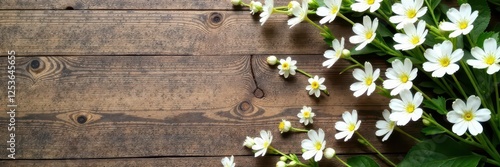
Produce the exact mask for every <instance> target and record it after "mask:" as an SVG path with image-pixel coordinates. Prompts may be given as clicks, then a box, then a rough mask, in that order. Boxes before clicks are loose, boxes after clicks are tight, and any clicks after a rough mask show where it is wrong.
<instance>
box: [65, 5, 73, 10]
mask: <svg viewBox="0 0 500 167" xmlns="http://www.w3.org/2000/svg"><path fill="white" fill-rule="evenodd" d="M66 10H74V8H73V7H72V6H68V7H66Z"/></svg>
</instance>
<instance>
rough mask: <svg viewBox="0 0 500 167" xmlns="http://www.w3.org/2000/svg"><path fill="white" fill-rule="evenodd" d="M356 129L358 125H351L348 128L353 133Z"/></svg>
mask: <svg viewBox="0 0 500 167" xmlns="http://www.w3.org/2000/svg"><path fill="white" fill-rule="evenodd" d="M354 128H356V125H354V124H350V125H349V127H347V129H348V130H349V131H351V132H352V131H354Z"/></svg>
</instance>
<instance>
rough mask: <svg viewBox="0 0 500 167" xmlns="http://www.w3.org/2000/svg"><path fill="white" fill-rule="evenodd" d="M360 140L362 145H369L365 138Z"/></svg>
mask: <svg viewBox="0 0 500 167" xmlns="http://www.w3.org/2000/svg"><path fill="white" fill-rule="evenodd" d="M358 142H359V143H361V144H362V145H365V146H367V145H368V143H366V141H365V140H363V139H358Z"/></svg>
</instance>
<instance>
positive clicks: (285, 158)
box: [280, 156, 288, 161]
mask: <svg viewBox="0 0 500 167" xmlns="http://www.w3.org/2000/svg"><path fill="white" fill-rule="evenodd" d="M287 160H288V158H287V157H286V156H281V157H280V161H287Z"/></svg>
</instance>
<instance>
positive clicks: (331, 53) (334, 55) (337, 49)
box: [323, 37, 344, 68]
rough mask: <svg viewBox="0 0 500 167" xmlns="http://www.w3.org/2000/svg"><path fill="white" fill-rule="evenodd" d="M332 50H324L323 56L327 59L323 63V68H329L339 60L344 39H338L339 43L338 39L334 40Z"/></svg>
mask: <svg viewBox="0 0 500 167" xmlns="http://www.w3.org/2000/svg"><path fill="white" fill-rule="evenodd" d="M332 48H333V50H326V51H325V54H323V56H324V57H325V58H327V59H328V60H326V61H324V62H323V67H326V68H330V67H332V65H333V64H335V62H337V60H339V59H340V57H341V56H342V52H343V50H344V37H342V38H341V39H340V42H339V40H338V39H334V40H333V41H332Z"/></svg>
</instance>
